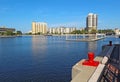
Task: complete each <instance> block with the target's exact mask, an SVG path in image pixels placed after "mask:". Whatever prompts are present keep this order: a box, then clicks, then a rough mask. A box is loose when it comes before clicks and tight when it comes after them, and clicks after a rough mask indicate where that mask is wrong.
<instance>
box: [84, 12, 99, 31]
mask: <svg viewBox="0 0 120 82" xmlns="http://www.w3.org/2000/svg"><path fill="white" fill-rule="evenodd" d="M97 20H98V17H97V15H96V14H93V13H89V14H88V16H87V18H86V28H87V30H88V31H91V30H92V29H95V30H97V22H98V21H97Z"/></svg>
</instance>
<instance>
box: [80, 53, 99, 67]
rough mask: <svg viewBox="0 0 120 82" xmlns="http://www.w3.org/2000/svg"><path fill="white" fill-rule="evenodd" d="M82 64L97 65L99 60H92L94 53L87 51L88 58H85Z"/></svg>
mask: <svg viewBox="0 0 120 82" xmlns="http://www.w3.org/2000/svg"><path fill="white" fill-rule="evenodd" d="M82 65H87V66H95V67H97V66H98V65H99V61H94V53H93V52H89V53H88V60H85V61H84V62H83V63H82Z"/></svg>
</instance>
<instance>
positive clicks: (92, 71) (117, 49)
mask: <svg viewBox="0 0 120 82" xmlns="http://www.w3.org/2000/svg"><path fill="white" fill-rule="evenodd" d="M89 58H90V57H89ZM85 61H86V60H85V59H83V60H81V61H79V62H78V63H77V64H75V65H74V66H73V68H72V80H71V82H120V44H114V45H112V43H111V42H110V44H109V45H104V46H103V47H102V52H101V53H100V54H99V56H97V57H95V59H94V61H98V62H99V65H98V66H97V67H96V66H94V65H93V66H91V65H92V64H91V61H90V62H88V61H89V59H88V60H87V63H88V64H90V65H87V64H86V65H85V64H83V63H84V62H85Z"/></svg>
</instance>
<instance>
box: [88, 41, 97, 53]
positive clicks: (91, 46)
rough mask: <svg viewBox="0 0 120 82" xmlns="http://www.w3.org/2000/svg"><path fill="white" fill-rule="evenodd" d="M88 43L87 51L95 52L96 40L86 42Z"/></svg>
mask: <svg viewBox="0 0 120 82" xmlns="http://www.w3.org/2000/svg"><path fill="white" fill-rule="evenodd" d="M87 44H88V45H87V46H88V52H96V50H97V42H96V41H94V42H88V43H87Z"/></svg>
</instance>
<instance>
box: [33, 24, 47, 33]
mask: <svg viewBox="0 0 120 82" xmlns="http://www.w3.org/2000/svg"><path fill="white" fill-rule="evenodd" d="M37 33H40V34H46V33H47V23H44V22H32V34H37Z"/></svg>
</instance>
